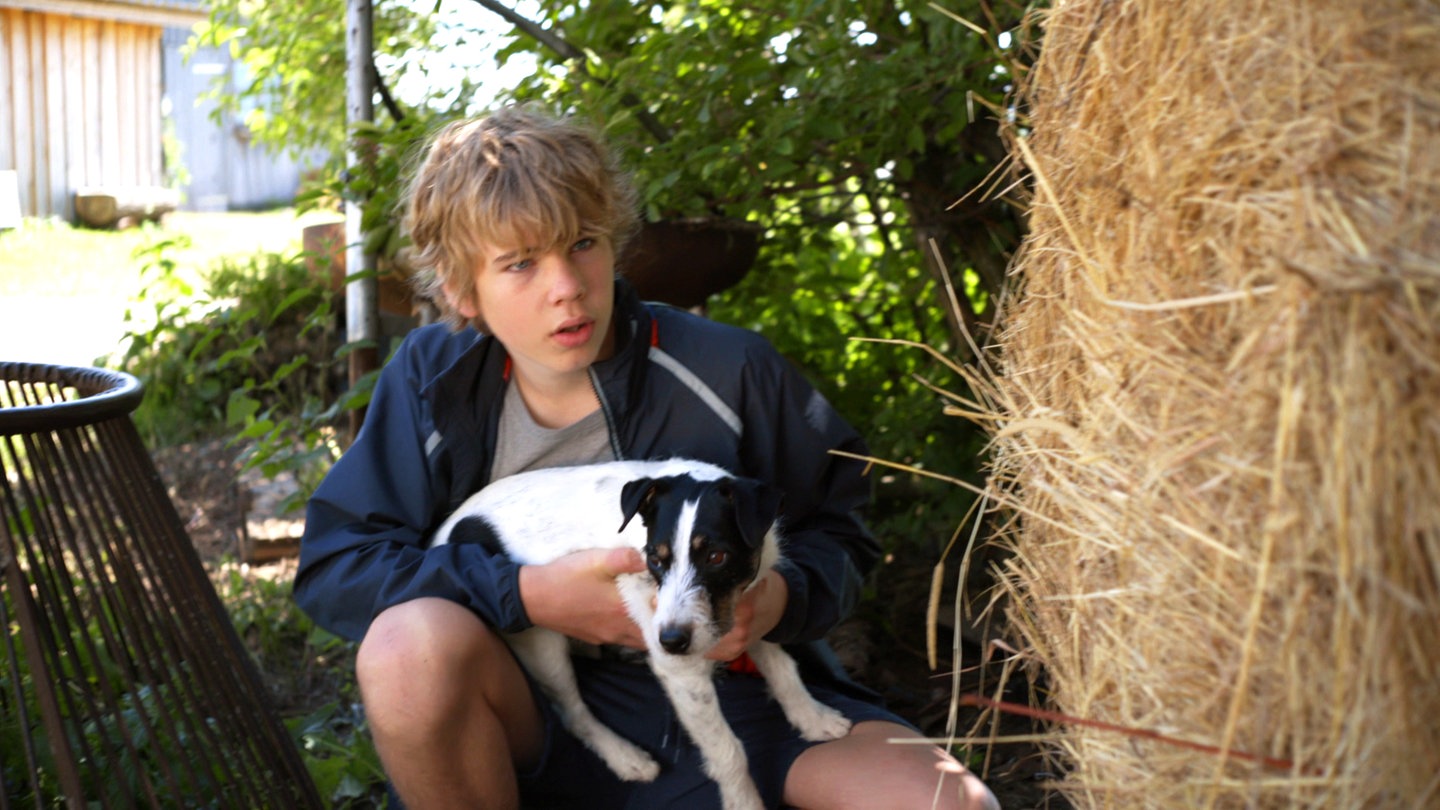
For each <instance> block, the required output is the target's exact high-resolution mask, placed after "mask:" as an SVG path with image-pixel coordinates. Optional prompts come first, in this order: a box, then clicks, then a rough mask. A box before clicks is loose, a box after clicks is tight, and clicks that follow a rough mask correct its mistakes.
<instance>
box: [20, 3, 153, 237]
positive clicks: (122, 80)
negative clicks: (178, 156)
mask: <svg viewBox="0 0 1440 810" xmlns="http://www.w3.org/2000/svg"><path fill="white" fill-rule="evenodd" d="M160 36H161V29H160V28H159V27H158V26H146V25H135V24H133V23H126V22H117V21H112V20H99V19H88V18H80V17H71V16H66V15H58V14H42V13H39V12H35V11H27V10H20V9H11V8H0V84H3V87H0V169H14V170H15V171H16V172H17V174H18V176H19V182H20V210H21V213H22V214H23V215H24V216H39V217H44V216H60V217H64V218H66V219H71V218H73V214H74V202H73V199H72V197H71V195H72V194H73V192H74V190H75V189H76V188H78V187H80V186H90V185H161V184H162V183H163V182H164V168H163V165H162V160H161V136H160V120H161V117H160V98H161V62H160Z"/></svg>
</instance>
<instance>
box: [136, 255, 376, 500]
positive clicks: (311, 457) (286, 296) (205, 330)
mask: <svg viewBox="0 0 1440 810" xmlns="http://www.w3.org/2000/svg"><path fill="white" fill-rule="evenodd" d="M184 246H185V245H184V240H183V237H182V238H180V239H165V240H161V241H157V242H154V243H152V244H149V245H146V246H144V247H142V248H141V249H140V250H138V251H137V252H136V256H137V258H138V259H139V260H140V262H141V277H142V279H143V280H144V282H145V286H144V288H143V290H142V291H141V293H140V295H139V296H138V298H137V300H136V301H135V302H134V303H133V304H132V306H131V307H130V309H129V310H127V312H126V316H125V318H126V323H127V324H129V328H130V331H129V332H128V333H127V334H126V336H125V338H124V340H123V342H122V346H123V350H122V351H121V352H120V353H119V355H118V356H117V358H116V359H115V360H114V364H115V365H116V367H117V368H119V369H120V370H122V371H126V372H129V373H131V374H134V375H135V376H136V377H138V378H139V379H140V380H141V382H143V383H144V384H145V389H146V394H145V398H144V401H143V402H142V403H141V405H140V407H139V408H138V409H137V410H136V411H135V413H134V420H135V423H136V425H137V427H138V428H139V429H140V432H141V435H143V436H145V437H146V440H147V442H148V443H149V444H150V446H151V447H164V446H171V445H175V444H178V443H181V442H187V441H193V440H196V439H202V438H210V437H214V436H216V435H228V436H229V437H230V438H231V439H232V440H233V441H235V442H238V443H241V444H243V446H244V452H245V455H244V460H245V464H246V466H247V467H260V468H261V469H262V470H263V471H264V472H265V474H266V475H267V476H274V475H277V474H278V473H280V472H281V471H284V470H289V471H291V472H294V473H295V474H296V476H297V478H298V479H299V480H300V482H301V491H300V492H299V493H297V494H296V495H295V496H294V500H295V501H296V502H299V501H303V499H304V498H305V497H306V496H307V495H308V493H309V492H310V490H311V489H313V487H314V485H315V484H316V483H318V481H319V479H320V477H321V476H323V474H324V472H325V471H326V470H328V469H329V466H330V464H331V463H333V461H334V459H335V458H337V457H338V455H339V453H340V450H341V447H340V437H339V436H337V433H336V431H335V429H334V428H335V425H336V424H337V423H338V422H339V420H340V418H341V417H342V416H343V415H344V413H345V412H346V411H348V410H350V409H353V408H358V407H362V406H364V405H365V404H366V403H367V402H368V401H369V394H370V388H371V386H372V385H373V376H372V377H371V378H366V379H364V380H362V381H361V382H360V383H359V384H357V385H354V386H351V387H349V388H348V389H347V388H345V387H344V378H343V368H344V358H345V356H346V354H347V353H348V352H349V351H351V350H352V349H353V348H354V346H353V345H350V344H343V343H342V342H341V341H340V340H339V339H338V337H337V335H338V328H337V323H336V315H335V309H334V306H333V303H332V301H333V300H334V295H333V294H332V292H331V291H330V289H329V287H328V286H327V282H326V280H325V278H324V274H322V273H312V272H311V271H310V270H309V269H308V268H307V267H306V263H305V257H304V256H303V255H300V254H294V255H288V254H280V253H257V254H255V255H253V256H250V257H247V258H243V259H234V258H223V259H220V260H219V261H218V262H217V263H216V264H215V265H214V266H212V267H210V268H208V269H207V270H205V271H204V272H203V278H204V284H205V289H204V290H203V291H197V290H195V289H194V288H193V287H192V286H191V285H190V284H188V283H187V282H185V281H184V280H183V279H182V278H181V275H180V274H179V273H178V272H177V271H178V267H177V265H176V262H175V261H174V259H173V258H172V254H173V252H174V251H175V250H176V249H179V248H183V247H184ZM294 505H297V504H296V503H289V504H286V506H294Z"/></svg>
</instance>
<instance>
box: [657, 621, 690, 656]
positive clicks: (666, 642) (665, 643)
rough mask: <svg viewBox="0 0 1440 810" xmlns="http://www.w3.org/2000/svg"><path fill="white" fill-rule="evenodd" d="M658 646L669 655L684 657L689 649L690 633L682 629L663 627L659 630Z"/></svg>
mask: <svg viewBox="0 0 1440 810" xmlns="http://www.w3.org/2000/svg"><path fill="white" fill-rule="evenodd" d="M660 646H661V647H664V648H665V652H668V653H670V654H671V655H684V654H685V651H686V650H688V649H690V631H689V630H688V629H686V628H684V627H674V626H671V627H663V628H661V629H660Z"/></svg>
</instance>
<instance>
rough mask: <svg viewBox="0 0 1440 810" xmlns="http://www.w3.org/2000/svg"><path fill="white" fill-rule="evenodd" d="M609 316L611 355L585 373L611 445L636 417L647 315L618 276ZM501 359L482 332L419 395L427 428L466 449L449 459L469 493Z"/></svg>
mask: <svg viewBox="0 0 1440 810" xmlns="http://www.w3.org/2000/svg"><path fill="white" fill-rule="evenodd" d="M612 320H613V328H614V329H615V353H614V355H612V356H611V357H610V358H609V359H606V360H602V361H600V362H597V363H595V364H594V365H593V366H591V375H592V379H593V380H594V381H595V384H596V393H597V394H598V395H599V396H600V400H601V407H602V408H604V409H605V411H606V419H607V421H608V422H609V427H610V436H611V442H612V444H616V443H617V442H618V445H617V446H618V447H619V448H622V449H623V448H625V447H629V446H631V445H632V443H633V439H634V430H635V424H634V423H635V421H636V420H634V419H632V418H631V415H632V413H633V412H634V408H635V405H636V404H637V403H639V402H640V401H641V392H642V390H643V388H644V383H645V375H646V371H647V366H648V361H647V355H648V353H649V351H650V345H651V343H652V336H653V330H654V318H653V316H652V315H651V313H650V311H649V309H648V308H647V307H646V306H645V305H644V304H643V303H641V301H640V297H639V295H637V294H636V292H635V288H634V287H632V286H631V285H630V283H629V282H628V281H626V280H624V279H620V278H617V279H616V281H615V311H614V314H613V315H612ZM508 359H509V353H508V352H507V351H506V350H505V347H504V346H503V345H501V344H500V342H499V341H497V340H494V339H493V338H491V337H489V336H485V337H482V338H481V339H480V340H477V341H475V343H474V345H472V346H471V347H470V348H469V349H468V350H466V351H465V352H464V353H463V354H462V355H461V356H460V357H459V358H458V359H456V361H455V362H454V363H453V364H451V365H450V367H449V368H447V369H445V370H444V371H442V372H441V373H440V374H439V376H437V377H436V378H435V379H434V381H433V382H432V383H431V384H430V385H428V386H426V387H425V390H424V391H423V392H422V396H424V397H426V398H427V399H429V401H430V406H431V413H432V414H433V416H434V420H435V428H436V430H438V431H439V433H440V435H441V436H442V437H443V438H444V439H445V440H446V443H447V444H449V443H450V442H454V441H459V442H462V443H463V446H464V447H465V448H466V450H465V452H459V453H456V452H452V453H451V454H450V456H451V459H452V462H453V464H454V465H455V480H454V483H455V484H456V485H458V486H460V487H462V488H467V487H468V491H469V492H473V491H474V490H476V489H479V488H480V486H483V485H484V484H485V483H487V481H486V478H487V477H488V475H489V469H490V460H491V459H492V458H493V457H494V450H495V434H496V430H497V427H498V425H499V415H500V408H499V407H498V405H499V404H500V402H501V401H502V397H503V395H504V392H505V386H507V385H509V381H508V380H507V379H506V374H505V369H506V366H507V365H508V363H507V361H508Z"/></svg>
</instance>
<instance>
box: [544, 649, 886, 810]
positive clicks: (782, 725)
mask: <svg viewBox="0 0 1440 810" xmlns="http://www.w3.org/2000/svg"><path fill="white" fill-rule="evenodd" d="M574 660H575V667H576V674H577V676H578V677H579V681H580V692H581V695H582V696H583V697H584V699H585V703H586V704H587V705H589V707H590V708H591V710H592V711H594V712H595V716H596V717H598V718H599V719H600V721H601V722H602V723H605V724H606V725H608V726H610V727H611V728H612V729H614V730H615V731H616V732H617V733H619V734H620V736H622V737H625V738H626V739H628V740H630V741H632V742H634V743H635V744H636V745H639V746H640V747H641V748H643V749H645V750H646V751H649V752H650V754H651V755H652V756H654V757H655V759H656V761H657V762H659V763H660V769H661V770H660V776H659V778H657V779H656V780H655V781H654V782H649V783H631V782H622V781H620V780H619V779H618V778H617V777H616V776H615V775H614V774H612V773H611V772H610V769H609V768H608V767H606V765H605V763H604V762H603V761H601V760H600V758H599V757H597V756H596V755H595V754H594V753H592V752H591V751H590V749H588V748H586V747H585V745H584V744H583V743H581V742H580V741H579V740H578V739H576V738H575V737H573V736H571V734H570V733H569V731H567V730H566V729H565V728H564V727H563V726H562V725H561V724H560V719H559V716H558V714H557V713H556V712H555V709H554V708H553V707H552V706H550V704H549V702H548V701H546V700H543V699H541V700H539V703H540V705H541V710H542V713H543V714H544V718H545V748H544V752H543V754H542V755H541V761H540V764H539V765H538V766H536V767H535V768H534V769H533V770H531V771H530V772H528V773H523V774H521V775H520V794H521V802H522V804H523V805H524V806H525V807H526V808H535V809H536V810H540V809H541V808H543V809H544V810H561V808H585V809H586V810H611V808H614V810H662V809H663V808H685V810H707V809H708V808H719V807H720V793H719V790H718V789H717V788H716V786H715V783H714V782H712V781H711V780H710V778H709V777H708V776H706V775H705V772H704V770H703V767H702V765H701V760H700V753H699V751H698V750H697V749H696V748H695V746H694V744H693V743H691V742H690V740H689V738H688V737H687V736H686V733H685V731H684V729H683V728H682V727H681V726H680V724H679V721H678V720H676V718H675V712H674V709H672V708H671V706H670V700H669V699H668V698H667V697H666V696H665V692H664V690H663V689H662V688H661V686H660V683H659V682H658V681H657V680H656V679H655V676H654V675H653V674H652V673H651V672H650V668H649V667H647V666H645V665H643V664H632V663H624V662H619V661H610V660H592V659H586V658H576V659H574ZM715 683H716V688H717V690H718V692H719V695H720V708H721V710H722V711H723V712H724V714H725V719H726V720H728V721H729V723H730V727H731V728H732V729H734V730H735V733H736V736H738V737H739V738H740V741H741V743H742V744H743V745H744V746H745V753H746V756H747V758H748V760H749V764H750V775H751V776H752V777H753V778H754V780H755V785H756V787H757V788H759V790H760V795H761V797H763V798H764V800H765V806H766V807H772V808H778V807H780V806H781V804H780V801H781V796H782V794H783V792H784V787H785V776H786V774H787V773H789V771H790V766H791V765H793V764H794V762H795V760H796V758H798V757H799V756H800V754H801V752H803V751H805V749H807V748H809V747H811V746H813V745H817V743H812V742H807V741H805V740H803V739H801V738H800V736H799V735H798V734H797V733H796V732H795V730H794V729H793V728H791V727H790V724H789V723H788V722H787V721H786V720H785V715H784V713H783V712H781V711H780V707H779V706H778V705H777V704H776V703H775V701H774V700H772V699H771V697H770V694H769V692H768V690H767V689H766V686H765V681H764V680H763V679H761V678H759V677H756V676H753V675H742V674H735V673H730V672H725V673H723V674H721V675H719V676H717V678H716V682H715ZM531 691H532V692H534V693H535V694H536V695H537V696H539V695H540V694H541V692H540V690H539V687H538V686H536V685H535V683H534V682H533V681H532V682H531ZM810 692H811V694H813V695H814V696H815V697H816V698H817V699H818V700H820V701H821V702H822V703H825V704H827V705H829V706H832V707H834V708H836V709H838V710H839V711H840V712H841V713H843V714H844V715H845V716H846V717H848V718H850V720H851V721H852V722H855V723H860V722H864V721H867V720H886V721H889V722H892V723H899V724H901V725H904V726H907V727H911V724H909V723H907V722H905V721H904V720H902V719H900V718H899V717H898V716H896V715H895V714H893V713H891V712H890V711H888V710H886V709H885V708H883V707H882V706H880V705H879V704H878V702H868V701H866V700H863V699H860V698H858V697H856V696H854V695H850V694H841V693H840V692H836V691H833V690H830V689H826V688H824V687H817V686H811V687H810Z"/></svg>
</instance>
